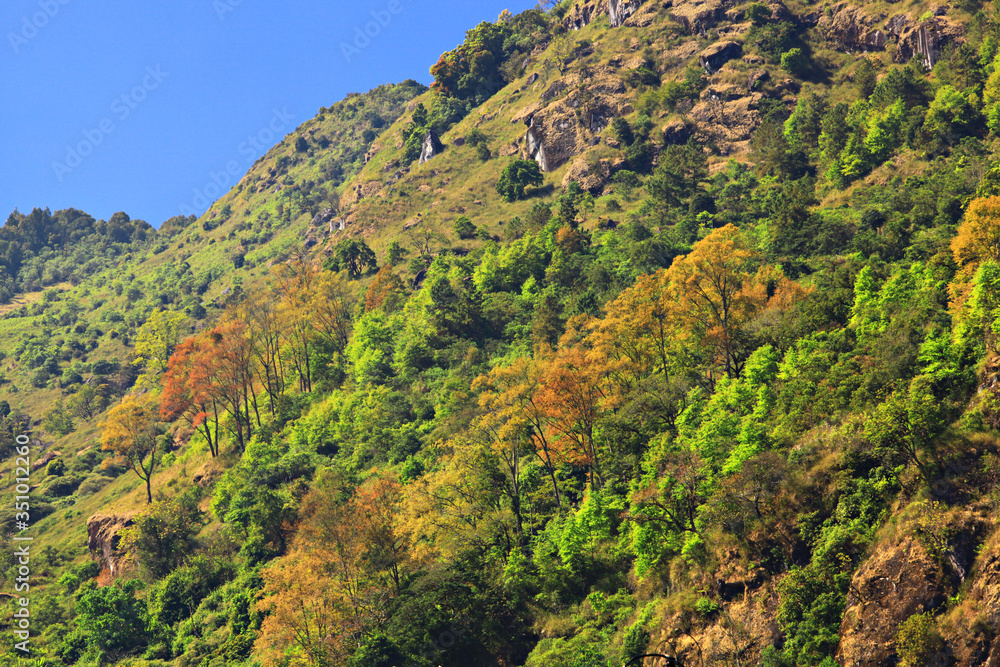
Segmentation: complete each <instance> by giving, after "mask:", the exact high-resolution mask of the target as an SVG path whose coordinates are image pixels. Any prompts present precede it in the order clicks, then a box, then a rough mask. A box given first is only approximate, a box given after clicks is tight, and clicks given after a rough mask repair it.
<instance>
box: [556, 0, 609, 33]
mask: <svg viewBox="0 0 1000 667" xmlns="http://www.w3.org/2000/svg"><path fill="white" fill-rule="evenodd" d="M601 13H602V12H601V9H600V5H599V3H598V2H597V0H589V1H588V2H577V3H574V4H573V6H572V7H571V8H570V10H569V11H568V12H566V16H565V17H563V21H562V23H563V25H564V26H566V29H567V30H580V29H581V28H586V27H587V26H588V25H589V24H590V22H591V21H593V20H594V18H595V17H597V16H598V15H600V14H601Z"/></svg>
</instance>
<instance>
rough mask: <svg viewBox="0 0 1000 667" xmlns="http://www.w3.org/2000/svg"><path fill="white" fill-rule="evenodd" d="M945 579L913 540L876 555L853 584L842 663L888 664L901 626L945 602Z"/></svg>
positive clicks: (847, 665)
mask: <svg viewBox="0 0 1000 667" xmlns="http://www.w3.org/2000/svg"><path fill="white" fill-rule="evenodd" d="M944 578H945V573H944V572H943V570H942V568H941V566H940V565H939V564H938V563H936V562H935V561H934V559H933V558H931V557H930V555H928V553H927V552H926V550H925V549H924V547H923V546H922V545H921V544H920V543H919V542H918V541H916V540H915V539H913V538H912V537H909V536H907V537H904V538H903V540H902V541H901V542H900V543H898V544H895V545H893V546H891V547H889V548H884V549H880V550H879V551H877V552H876V553H875V554H873V555H872V556H871V557H870V558H869V559H868V560H866V561H865V562H864V563H863V564H862V565H861V567H860V568H858V571H857V572H855V573H854V578H853V579H852V580H851V592H850V593H849V594H848V597H847V606H846V609H845V611H844V618H843V620H842V621H841V624H840V637H841V640H840V647H839V649H838V651H837V662H839V663H840V664H842V665H845V667H862V666H865V667H876V666H878V665H883V664H888V661H889V660H890V658H892V657H894V656H895V637H896V632H897V631H898V629H899V624H900V623H902V622H903V621H905V620H906V619H907V618H909V617H910V616H912V615H913V614H917V613H920V612H923V611H925V610H929V609H933V608H935V607H937V606H938V605H940V604H941V603H942V602H943V601H944V600H943V599H942V597H941V590H940V589H941V585H942V583H943V579H944Z"/></svg>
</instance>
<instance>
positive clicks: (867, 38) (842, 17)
mask: <svg viewBox="0 0 1000 667" xmlns="http://www.w3.org/2000/svg"><path fill="white" fill-rule="evenodd" d="M876 23H877V19H875V18H873V17H871V16H868V15H867V14H865V12H864V10H863V9H862V8H861V7H856V6H853V5H849V4H847V3H840V4H838V5H834V6H833V7H831V8H830V10H829V11H828V12H827V13H826V14H824V15H823V16H822V17H820V19H819V21H817V24H816V27H817V29H818V30H819V32H820V34H821V35H822V36H823V39H825V40H826V41H827V42H829V43H831V44H832V45H834V47H835V48H837V49H839V50H841V51H850V52H854V51H865V52H867V51H882V50H884V49H885V44H886V33H885V32H883V31H882V30H879V29H878V28H876V27H874V26H875V24H876Z"/></svg>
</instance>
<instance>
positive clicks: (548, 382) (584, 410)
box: [537, 336, 608, 489]
mask: <svg viewBox="0 0 1000 667" xmlns="http://www.w3.org/2000/svg"><path fill="white" fill-rule="evenodd" d="M565 340H566V337H565V336H564V338H563V341H564V343H565ZM541 382H542V387H541V390H540V391H539V394H538V397H537V400H538V402H539V404H540V405H541V406H542V409H543V410H544V411H545V414H546V415H547V417H548V425H549V429H550V431H551V433H552V434H553V435H554V439H553V440H552V442H553V445H554V447H555V450H556V451H557V452H558V453H559V454H560V455H561V458H562V459H563V460H567V461H569V462H570V463H574V464H577V465H586V466H588V467H589V468H590V483H591V487H592V488H595V489H597V488H600V487H601V486H602V485H603V483H604V476H603V474H602V472H601V457H600V453H599V451H598V446H597V443H596V442H595V440H594V436H595V430H596V427H597V424H598V421H599V420H600V418H601V416H602V414H603V404H604V401H605V399H607V398H608V394H607V393H606V392H605V391H604V386H605V382H606V376H605V375H604V373H603V371H602V369H601V368H600V366H599V365H597V364H595V363H593V361H592V360H591V359H589V358H588V356H587V354H586V352H585V350H584V349H583V346H582V345H573V346H572V347H564V346H562V345H561V346H560V349H559V350H558V352H557V353H556V355H555V357H554V358H553V359H552V361H551V362H550V363H549V364H548V365H547V367H546V369H545V374H544V375H543V376H542V378H541Z"/></svg>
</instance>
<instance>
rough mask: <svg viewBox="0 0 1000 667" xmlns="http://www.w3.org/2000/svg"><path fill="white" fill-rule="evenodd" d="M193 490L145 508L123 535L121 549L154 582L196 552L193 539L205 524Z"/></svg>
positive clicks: (203, 515)
mask: <svg viewBox="0 0 1000 667" xmlns="http://www.w3.org/2000/svg"><path fill="white" fill-rule="evenodd" d="M204 520H205V513H204V512H202V511H201V510H200V509H199V508H198V498H197V496H196V494H195V492H194V489H191V490H189V491H188V492H186V493H184V494H183V495H181V496H178V497H175V498H172V499H171V500H163V501H159V502H156V503H154V504H152V505H149V506H147V507H146V509H145V510H144V511H143V512H141V513H140V514H138V515H137V516H136V517H135V518H134V520H133V521H134V523H133V525H132V526H130V527H128V528H126V529H125V530H124V531H122V534H121V543H120V549H121V550H122V551H123V552H124V553H126V554H127V555H128V557H129V559H130V560H131V561H132V562H133V563H134V564H135V565H136V566H137V567H139V569H140V570H141V571H142V572H143V574H146V575H148V576H150V577H152V578H154V579H159V578H161V577H165V576H166V575H167V574H169V573H170V571H171V570H173V569H174V568H176V567H178V566H180V565H181V564H182V563H183V562H184V560H185V559H186V558H187V557H188V556H189V555H190V554H191V553H193V552H194V547H195V540H194V536H195V535H196V534H197V533H198V531H199V530H200V529H201V526H202V525H203V524H204Z"/></svg>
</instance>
